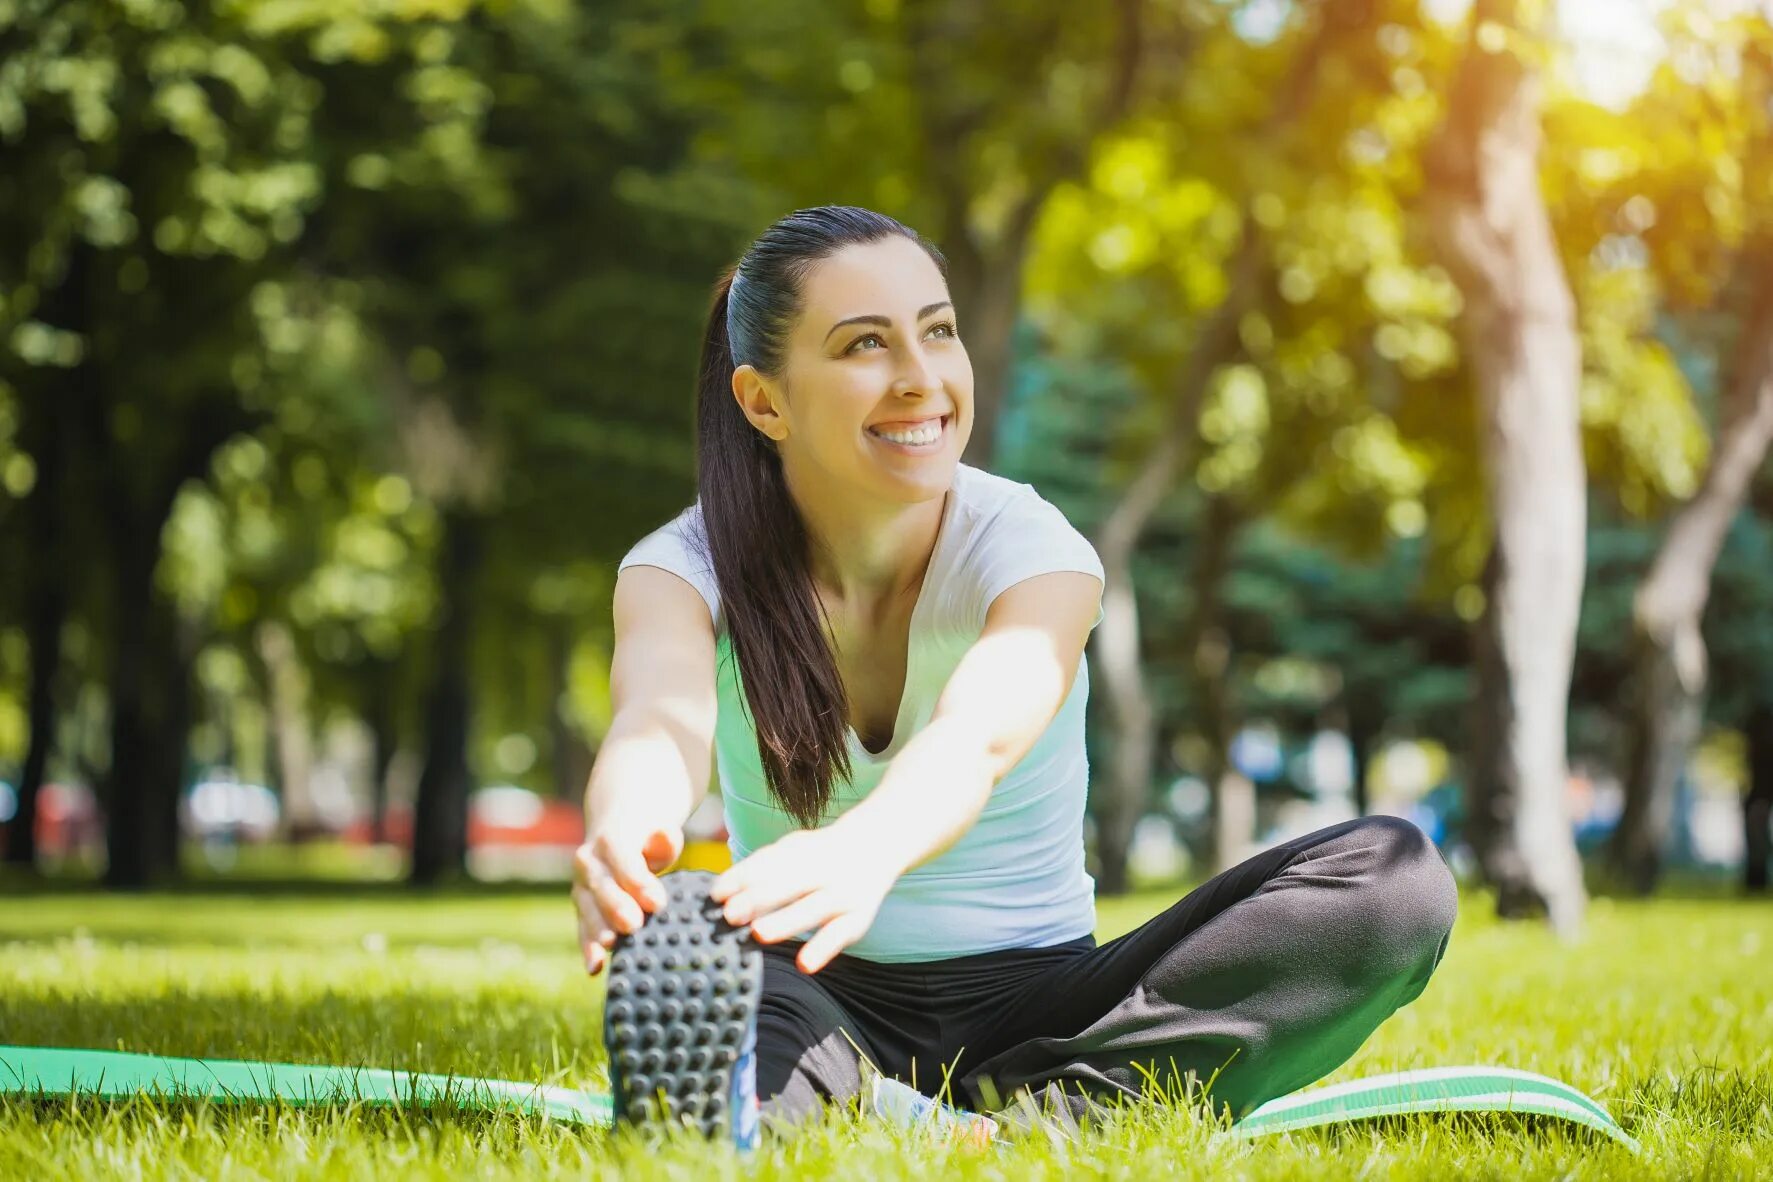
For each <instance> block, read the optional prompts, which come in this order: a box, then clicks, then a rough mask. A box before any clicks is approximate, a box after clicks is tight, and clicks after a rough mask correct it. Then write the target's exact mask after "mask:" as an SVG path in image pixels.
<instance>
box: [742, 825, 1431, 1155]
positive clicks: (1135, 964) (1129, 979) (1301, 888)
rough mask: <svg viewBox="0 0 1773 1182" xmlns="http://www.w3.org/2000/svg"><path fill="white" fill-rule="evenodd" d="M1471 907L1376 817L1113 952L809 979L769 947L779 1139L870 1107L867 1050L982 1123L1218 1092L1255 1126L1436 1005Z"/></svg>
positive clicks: (1254, 873)
mask: <svg viewBox="0 0 1773 1182" xmlns="http://www.w3.org/2000/svg"><path fill="white" fill-rule="evenodd" d="M1456 904H1457V897H1456V893H1455V889H1454V884H1453V876H1452V874H1451V873H1450V872H1449V871H1448V869H1447V865H1446V863H1445V862H1444V861H1443V860H1442V859H1441V856H1440V854H1439V852H1438V851H1437V850H1436V849H1435V847H1434V844H1433V843H1432V842H1431V841H1430V840H1429V839H1428V838H1427V836H1426V835H1425V834H1424V833H1423V832H1422V830H1421V829H1419V828H1417V827H1416V826H1415V825H1414V824H1412V823H1410V822H1408V821H1404V820H1401V819H1399V818H1397V817H1390V816H1372V817H1360V818H1356V819H1355V820H1352V821H1345V822H1343V823H1341V824H1338V825H1331V826H1329V827H1327V828H1324V829H1319V830H1317V831H1316V832H1315V833H1308V834H1306V835H1304V836H1302V837H1297V838H1294V839H1293V840H1291V841H1287V842H1283V843H1281V844H1280V845H1277V846H1274V847H1273V848H1271V849H1267V850H1264V851H1263V852H1261V853H1259V854H1257V855H1255V856H1254V857H1252V858H1249V859H1247V860H1246V861H1244V862H1242V863H1239V864H1238V865H1236V866H1233V867H1231V868H1230V869H1229V870H1226V871H1225V872H1224V873H1222V874H1219V875H1216V876H1215V877H1213V878H1211V879H1209V880H1208V881H1207V882H1205V883H1203V884H1201V885H1200V886H1199V887H1197V888H1196V889H1195V890H1193V891H1190V892H1189V893H1188V895H1187V896H1186V897H1184V898H1183V899H1182V900H1181V901H1180V902H1178V903H1176V904H1175V905H1174V906H1172V907H1170V908H1169V909H1168V910H1167V911H1165V912H1164V913H1163V914H1161V915H1158V916H1156V917H1155V918H1153V919H1151V920H1149V921H1147V922H1146V923H1145V924H1144V925H1142V926H1141V927H1139V928H1138V929H1137V930H1135V931H1132V932H1129V933H1127V934H1126V935H1124V936H1121V937H1120V938H1118V939H1115V940H1111V941H1110V942H1108V943H1107V944H1104V945H1102V946H1101V947H1099V948H1098V947H1097V946H1096V942H1095V939H1094V938H1093V937H1089V936H1086V937H1083V938H1082V939H1078V940H1074V941H1071V942H1070V943H1066V944H1059V945H1055V946H1052V947H1048V948H1021V949H1011V950H1008V951H1003V952H987V953H981V954H979V955H975V956H962V957H957V958H953V959H949V960H938V961H925V962H920V963H892V964H889V963H881V962H875V961H868V960H862V959H860V958H858V957H853V956H841V955H840V956H838V957H837V958H836V959H834V960H833V961H832V962H831V963H830V964H829V965H827V966H826V967H825V968H824V969H822V970H821V971H820V972H819V973H817V974H816V975H813V976H808V975H807V974H805V973H802V972H801V971H800V970H799V969H798V968H797V967H796V966H795V964H794V960H793V957H794V953H795V950H796V948H797V945H794V944H781V945H773V946H769V947H767V948H766V950H765V951H766V955H765V957H764V975H763V1000H762V1005H761V1008H760V1010H759V1014H758V1020H757V1054H758V1080H757V1084H758V1093H759V1095H760V1096H762V1097H763V1101H764V1107H763V1111H764V1117H765V1119H766V1121H767V1122H768V1123H769V1124H771V1125H773V1126H776V1127H777V1128H781V1127H782V1126H785V1125H792V1124H794V1123H797V1122H799V1121H800V1120H802V1119H804V1118H805V1117H807V1116H810V1115H812V1114H813V1113H815V1112H816V1111H818V1109H819V1108H820V1106H821V1105H822V1104H823V1102H825V1101H827V1100H840V1101H841V1100H847V1099H849V1098H851V1097H853V1096H855V1095H856V1094H857V1092H858V1091H859V1090H860V1089H861V1086H862V1079H861V1073H860V1068H859V1060H858V1055H859V1054H862V1055H866V1056H867V1057H868V1058H869V1059H870V1060H871V1061H872V1062H873V1063H874V1064H875V1066H877V1067H879V1068H880V1070H881V1071H883V1072H885V1073H886V1074H887V1075H891V1076H895V1077H897V1078H899V1079H901V1080H903V1081H905V1082H906V1083H909V1084H912V1085H914V1086H915V1087H916V1088H917V1089H918V1090H919V1091H921V1092H923V1093H924V1094H925V1095H930V1096H934V1095H938V1094H939V1093H940V1092H941V1091H942V1087H943V1084H944V1082H945V1081H946V1082H947V1083H948V1085H949V1093H948V1097H947V1098H948V1099H949V1100H950V1101H951V1102H952V1103H954V1104H957V1105H960V1106H963V1107H967V1108H971V1109H974V1110H975V1111H986V1112H989V1111H995V1110H997V1109H999V1108H1001V1107H1003V1106H1004V1105H1006V1104H1008V1103H1009V1101H1010V1100H1011V1099H1012V1098H1013V1096H1014V1094H1015V1093H1016V1092H1017V1091H1018V1090H1019V1089H1024V1088H1026V1089H1029V1090H1031V1091H1034V1092H1036V1093H1038V1094H1040V1096H1041V1098H1042V1099H1043V1101H1045V1102H1048V1103H1052V1102H1062V1103H1064V1104H1065V1105H1066V1106H1067V1108H1068V1110H1069V1111H1070V1112H1071V1114H1072V1115H1073V1117H1074V1118H1086V1117H1088V1116H1089V1115H1090V1114H1091V1110H1092V1108H1093V1106H1094V1100H1101V1099H1109V1098H1112V1097H1114V1096H1116V1095H1123V1096H1137V1095H1139V1094H1140V1093H1141V1092H1142V1091H1143V1090H1144V1089H1145V1088H1146V1087H1147V1086H1149V1084H1148V1079H1150V1078H1155V1079H1156V1080H1157V1081H1159V1082H1160V1084H1162V1085H1163V1086H1165V1087H1172V1086H1181V1087H1189V1086H1190V1085H1191V1084H1192V1085H1194V1086H1196V1087H1197V1088H1204V1087H1206V1085H1207V1083H1208V1080H1209V1079H1212V1083H1211V1090H1210V1092H1209V1093H1208V1094H1209V1096H1210V1098H1211V1100H1212V1102H1213V1105H1214V1108H1215V1110H1219V1109H1223V1108H1226V1107H1229V1108H1230V1110H1231V1114H1232V1116H1233V1117H1238V1116H1242V1115H1243V1114H1245V1113H1247V1112H1249V1111H1250V1110H1251V1109H1253V1108H1255V1107H1256V1106H1257V1105H1259V1104H1261V1103H1263V1102H1264V1101H1267V1100H1270V1099H1272V1098H1274V1097H1276V1096H1284V1095H1286V1094H1287V1093H1289V1092H1292V1091H1295V1090H1297V1089H1298V1088H1301V1087H1304V1086H1305V1085H1306V1084H1308V1083H1311V1082H1312V1081H1313V1080H1317V1079H1321V1078H1323V1077H1324V1076H1325V1075H1327V1074H1329V1073H1330V1072H1331V1071H1333V1070H1334V1069H1335V1068H1336V1067H1337V1066H1339V1065H1340V1064H1342V1063H1343V1062H1345V1061H1346V1060H1347V1059H1348V1057H1349V1056H1350V1055H1352V1054H1354V1052H1355V1050H1356V1049H1357V1048H1359V1046H1360V1045H1361V1043H1363V1042H1365V1041H1366V1038H1367V1036H1368V1035H1369V1034H1371V1033H1372V1032H1373V1030H1374V1029H1375V1028H1376V1027H1377V1026H1378V1025H1379V1023H1381V1022H1383V1021H1384V1020H1385V1019H1386V1018H1387V1017H1389V1016H1390V1015H1391V1013H1392V1012H1393V1011H1395V1010H1397V1009H1398V1008H1399V1007H1401V1006H1403V1005H1404V1004H1406V1003H1407V1002H1409V1001H1411V1000H1412V999H1414V998H1415V997H1416V996H1417V995H1418V994H1419V993H1421V992H1422V989H1423V987H1424V986H1425V985H1426V984H1427V983H1428V978H1429V975H1430V974H1431V973H1433V972H1434V969H1435V967H1436V966H1437V965H1438V964H1439V963H1440V960H1441V957H1442V955H1443V954H1444V953H1445V952H1446V948H1447V938H1448V934H1449V932H1450V930H1451V929H1452V926H1453V918H1454V913H1455V909H1456ZM1148 1072H1149V1073H1151V1074H1150V1075H1149V1076H1148V1075H1147V1073H1148ZM1215 1072H1217V1076H1216V1078H1214V1073H1215ZM945 1073H946V1074H945ZM1092 1098H1093V1099H1092Z"/></svg>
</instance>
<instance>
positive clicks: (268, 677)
mask: <svg viewBox="0 0 1773 1182" xmlns="http://www.w3.org/2000/svg"><path fill="white" fill-rule="evenodd" d="M254 640H255V642H256V647H257V649H258V653H259V659H260V660H261V661H263V662H264V668H265V698H266V705H267V707H268V709H267V711H266V714H267V717H268V720H269V724H270V733H271V746H272V749H273V751H274V752H275V763H276V767H277V789H278V793H279V795H280V796H281V798H282V803H283V826H282V827H283V832H284V836H285V837H287V838H288V839H289V840H290V841H295V842H302V841H307V840H308V839H309V838H311V837H313V836H315V835H316V834H317V833H318V832H319V831H320V811H319V809H317V808H316V807H315V805H314V786H313V770H314V737H313V733H312V728H311V727H310V725H309V719H308V686H307V674H306V673H305V672H304V671H303V669H302V666H301V661H300V659H299V658H298V657H297V656H296V650H295V641H294V639H293V638H292V637H291V636H290V634H289V629H288V628H286V627H284V626H283V624H281V623H280V622H278V621H276V620H266V621H264V622H263V623H261V624H260V625H259V626H258V628H257V629H256V631H255V633H254Z"/></svg>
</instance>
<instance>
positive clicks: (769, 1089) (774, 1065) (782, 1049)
mask: <svg viewBox="0 0 1773 1182" xmlns="http://www.w3.org/2000/svg"><path fill="white" fill-rule="evenodd" d="M852 1040H854V1041H852ZM858 1047H860V1048H861V1050H862V1053H866V1054H868V1055H869V1057H870V1058H875V1059H878V1056H876V1055H875V1053H874V1051H873V1049H872V1048H871V1047H870V1045H869V1043H868V1040H867V1034H866V1032H865V1031H864V1030H863V1029H862V1027H861V1025H860V1024H859V1023H858V1022H857V1021H856V1019H855V1018H854V1016H852V1015H851V1014H850V1013H849V1012H848V1011H847V1010H846V1009H845V1008H844V1007H843V1005H842V1004H841V1003H840V1002H838V1000H837V999H836V998H835V997H833V996H832V994H831V991H830V990H829V989H827V988H825V986H824V985H823V984H822V983H821V982H820V981H819V980H818V978H817V977H809V976H808V975H807V974H805V973H803V972H801V971H800V970H799V969H797V968H796V967H795V966H794V961H793V959H792V950H790V952H789V954H788V955H782V954H781V952H780V951H779V950H777V949H774V948H770V949H765V952H764V957H763V993H762V997H761V999H760V1001H759V1004H758V1010H757V1095H758V1098H759V1100H761V1102H762V1105H763V1118H764V1122H765V1124H767V1125H771V1126H774V1127H776V1128H777V1130H778V1131H783V1130H784V1128H785V1126H791V1125H796V1124H799V1123H800V1122H801V1121H803V1120H805V1119H807V1118H808V1117H810V1116H814V1115H816V1114H817V1113H818V1112H819V1110H820V1108H821V1107H822V1106H823V1105H824V1104H825V1103H826V1102H827V1101H831V1100H837V1101H843V1100H848V1099H849V1098H850V1097H852V1096H854V1095H855V1094H856V1093H857V1092H858V1091H860V1090H861V1087H862V1075H861V1067H860V1059H859V1056H858V1051H857V1048H858Z"/></svg>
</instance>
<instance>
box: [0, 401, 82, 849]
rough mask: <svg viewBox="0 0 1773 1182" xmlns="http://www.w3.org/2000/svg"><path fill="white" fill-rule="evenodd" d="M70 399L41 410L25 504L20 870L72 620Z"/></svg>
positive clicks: (31, 833)
mask: <svg viewBox="0 0 1773 1182" xmlns="http://www.w3.org/2000/svg"><path fill="white" fill-rule="evenodd" d="M67 405H68V403H67V400H66V398H56V397H53V396H52V397H50V398H47V399H44V400H43V403H42V405H40V406H39V407H38V408H37V409H38V414H39V416H41V419H42V421H41V423H40V424H37V426H38V427H39V429H38V430H37V431H36V432H34V433H35V434H36V435H37V436H38V438H37V439H36V440H35V441H34V443H35V446H34V447H33V448H32V449H31V453H32V457H33V458H34V459H35V460H36V461H37V484H36V487H35V488H33V489H32V490H31V495H30V499H29V500H28V501H26V503H25V506H24V511H25V531H26V536H27V538H28V539H29V542H30V548H31V555H32V563H31V567H30V569H29V570H28V571H26V572H25V580H26V591H25V643H26V645H27V646H28V647H29V649H30V654H31V675H30V683H29V688H28V690H27V694H28V703H27V705H28V709H29V710H30V724H29V725H30V738H29V746H28V747H27V749H26V752H25V765H24V767H23V768H22V769H21V771H20V774H19V784H18V810H17V812H16V813H15V814H14V816H13V819H12V824H11V826H10V827H9V828H8V830H7V841H6V850H5V860H6V862H7V863H8V864H10V865H14V866H25V867H31V866H35V865H36V863H37V800H38V796H39V793H40V791H41V789H42V787H43V781H44V778H45V777H46V776H47V775H48V771H49V757H50V753H51V751H52V749H53V748H54V746H55V724H56V703H55V682H56V674H57V673H58V672H59V671H60V669H61V663H62V625H63V624H64V623H66V621H67V617H68V599H69V595H68V586H67V580H66V577H65V574H64V572H65V571H66V570H67V569H68V565H67V563H66V562H65V561H64V557H65V554H66V547H67V546H68V545H69V544H70V538H69V537H68V534H67V530H66V526H67V520H66V517H67V515H66V512H65V509H64V505H65V503H66V498H67V496H68V490H67V479H66V475H67V473H66V469H67V464H68V459H69V454H68V453H69V450H70V446H71V445H70V443H69V441H68V438H67V436H68V432H69V431H70V430H71V429H72V424H71V423H70V421H69V419H70V416H69V414H68V413H67Z"/></svg>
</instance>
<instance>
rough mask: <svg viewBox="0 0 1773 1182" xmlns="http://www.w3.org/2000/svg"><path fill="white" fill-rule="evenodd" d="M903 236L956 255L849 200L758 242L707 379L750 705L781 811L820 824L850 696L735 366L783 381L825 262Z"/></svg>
mask: <svg viewBox="0 0 1773 1182" xmlns="http://www.w3.org/2000/svg"><path fill="white" fill-rule="evenodd" d="M894 234H898V235H902V236H903V237H906V238H909V239H911V240H912V241H913V242H916V243H917V244H918V245H919V246H921V247H923V249H924V250H925V251H926V252H928V254H929V256H930V258H931V259H932V260H934V261H935V264H936V266H937V268H938V269H939V270H941V272H942V274H943V276H944V277H946V275H947V273H948V265H947V260H946V259H944V258H943V256H942V253H941V252H940V251H939V250H937V249H936V247H935V245H934V244H933V243H930V242H928V241H926V240H925V239H924V237H923V236H922V235H920V234H918V233H917V232H916V231H915V230H912V229H910V228H909V227H907V226H905V225H903V224H902V223H900V222H898V221H896V220H894V219H893V218H890V217H887V216H886V215H884V214H879V213H875V212H874V211H872V210H868V209H861V208H858V207H856V206H851V205H823V206H819V207H817V208H814V209H801V210H796V211H795V212H793V213H791V214H789V215H788V216H787V217H784V218H782V219H781V220H779V221H777V222H776V223H775V224H774V225H772V226H770V228H769V229H767V230H765V231H764V232H763V234H762V235H761V236H760V237H759V238H758V239H757V240H756V241H755V242H753V243H752V244H751V246H750V247H749V248H748V249H747V250H746V251H745V253H744V255H743V256H742V257H741V258H740V259H739V262H738V263H737V265H736V266H735V267H734V268H733V269H731V270H729V271H727V272H726V273H725V274H724V275H722V276H721V278H720V281H719V283H718V284H716V286H715V291H714V303H713V307H712V308H710V309H709V312H708V327H707V330H706V332H705V333H704V335H703V338H702V363H701V367H700V369H699V370H698V371H697V378H696V493H697V497H698V499H699V501H700V504H701V510H702V524H703V527H704V531H705V533H706V539H707V547H708V553H707V555H705V557H706V558H707V559H708V560H709V562H710V565H711V566H712V568H713V570H714V578H715V582H716V583H717V584H718V586H719V588H720V601H721V610H722V612H723V613H724V615H725V617H726V628H727V634H728V636H729V637H730V639H731V641H732V653H733V657H734V658H735V659H736V661H737V662H738V669H739V673H740V678H739V680H740V684H741V686H742V688H743V697H742V700H743V701H744V703H745V704H746V708H747V710H748V712H749V714H750V716H751V719H752V722H753V725H754V726H755V728H756V731H757V753H758V755H759V757H760V758H761V760H762V763H763V771H764V776H765V777H766V779H767V780H768V782H769V789H770V793H771V795H772V796H774V797H775V798H776V801H777V803H778V804H780V805H781V806H782V808H783V809H784V810H785V811H786V812H787V813H788V815H789V816H791V817H793V818H794V820H795V821H797V822H799V823H800V824H802V825H805V826H808V827H811V826H813V825H816V824H818V822H819V818H820V817H821V816H822V815H823V814H824V811H825V807H826V806H827V805H828V804H829V803H830V802H831V797H832V793H833V791H834V785H835V783H836V781H837V780H838V779H839V778H840V777H841V778H846V779H847V778H848V777H849V775H850V752H849V742H848V731H847V728H848V725H849V700H848V698H847V696H846V695H845V693H844V688H843V681H842V679H841V678H840V677H839V676H838V671H837V657H836V654H835V653H834V652H832V649H831V645H830V643H829V641H828V640H827V639H826V634H825V626H824V625H825V621H824V613H823V609H822V605H821V604H820V603H819V599H818V596H817V595H815V594H814V591H813V584H812V576H811V568H810V566H809V563H808V539H807V532H806V527H805V523H804V522H802V520H801V517H800V513H799V511H798V510H797V509H796V508H795V507H794V502H793V500H792V499H791V498H790V497H789V494H788V485H787V483H786V481H785V480H784V478H783V475H782V461H781V457H780V455H779V454H778V453H777V451H776V447H775V442H774V441H773V440H771V439H770V438H768V437H767V436H765V435H764V434H763V432H761V431H759V430H758V429H757V428H755V427H753V426H752V425H751V422H750V420H748V419H747V418H746V417H745V415H744V412H743V411H741V410H740V409H739V404H738V402H737V400H736V399H735V398H734V397H733V391H732V378H733V370H734V369H736V368H738V367H739V366H740V365H751V366H754V367H755V368H756V369H757V371H758V372H759V373H762V374H765V375H767V376H769V377H772V378H776V377H779V376H781V373H782V369H783V365H784V362H785V360H786V353H787V341H788V334H789V331H790V329H791V328H792V327H793V325H794V322H795V319H796V318H797V317H798V316H799V315H800V311H801V303H802V296H803V290H804V285H805V280H806V277H807V274H808V273H809V272H810V271H811V270H812V268H813V265H814V264H815V263H817V262H818V261H819V260H820V259H823V258H825V257H827V256H828V255H832V254H835V253H836V252H837V251H839V250H841V249H842V248H844V247H846V246H853V245H861V244H865V243H869V242H877V241H879V240H881V239H883V238H887V237H889V236H891V235H894Z"/></svg>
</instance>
